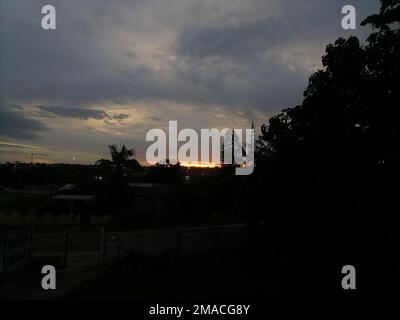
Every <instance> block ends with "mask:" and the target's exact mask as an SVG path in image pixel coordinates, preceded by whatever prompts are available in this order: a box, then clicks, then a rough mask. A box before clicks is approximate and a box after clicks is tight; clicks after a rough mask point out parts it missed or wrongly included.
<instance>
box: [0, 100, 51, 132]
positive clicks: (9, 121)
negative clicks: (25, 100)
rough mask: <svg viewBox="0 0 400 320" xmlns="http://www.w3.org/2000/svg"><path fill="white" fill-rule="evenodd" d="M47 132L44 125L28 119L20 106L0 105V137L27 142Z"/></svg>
mask: <svg viewBox="0 0 400 320" xmlns="http://www.w3.org/2000/svg"><path fill="white" fill-rule="evenodd" d="M47 130H48V128H47V126H46V125H45V124H43V123H42V122H40V121H38V120H36V119H33V118H31V117H29V116H28V115H27V114H26V113H25V112H24V111H23V108H22V107H21V106H10V105H0V136H2V137H9V138H19V139H28V140H29V139H34V138H37V137H38V136H39V134H40V133H43V132H45V131H47Z"/></svg>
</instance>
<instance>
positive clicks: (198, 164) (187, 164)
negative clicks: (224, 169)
mask: <svg viewBox="0 0 400 320" xmlns="http://www.w3.org/2000/svg"><path fill="white" fill-rule="evenodd" d="M181 166H182V167H188V168H190V167H195V168H217V167H219V166H220V165H219V164H216V163H212V162H181Z"/></svg>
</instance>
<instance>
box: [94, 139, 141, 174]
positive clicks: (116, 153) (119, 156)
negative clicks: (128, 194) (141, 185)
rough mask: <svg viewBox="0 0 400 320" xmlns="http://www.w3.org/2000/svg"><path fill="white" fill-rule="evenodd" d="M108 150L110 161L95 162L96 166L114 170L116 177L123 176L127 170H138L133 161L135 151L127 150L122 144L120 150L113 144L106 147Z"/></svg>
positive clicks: (137, 163)
mask: <svg viewBox="0 0 400 320" xmlns="http://www.w3.org/2000/svg"><path fill="white" fill-rule="evenodd" d="M108 148H109V149H110V154H111V159H112V160H107V159H100V160H98V161H96V165H99V166H103V167H107V168H114V169H115V170H116V171H117V173H118V175H121V176H122V175H123V174H124V173H125V171H126V170H127V169H128V170H129V169H131V170H132V169H138V168H140V164H139V162H138V161H137V160H136V159H134V158H133V157H134V156H135V149H134V148H132V149H128V148H126V147H125V145H124V144H123V145H122V146H121V147H120V148H118V146H117V145H115V144H113V145H110V146H108Z"/></svg>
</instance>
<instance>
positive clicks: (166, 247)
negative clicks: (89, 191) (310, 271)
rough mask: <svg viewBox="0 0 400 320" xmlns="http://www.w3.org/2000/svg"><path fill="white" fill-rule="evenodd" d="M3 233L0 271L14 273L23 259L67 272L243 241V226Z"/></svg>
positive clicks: (209, 251)
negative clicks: (129, 256) (127, 258)
mask: <svg viewBox="0 0 400 320" xmlns="http://www.w3.org/2000/svg"><path fill="white" fill-rule="evenodd" d="M5 232H6V233H5V234H6V236H5V235H4V234H3V238H2V239H3V241H0V252H1V253H2V254H1V256H2V257H3V259H4V257H5V262H6V263H4V260H3V261H2V263H1V265H3V266H4V265H5V266H7V267H6V268H3V269H0V270H2V271H10V270H13V269H16V268H17V267H20V266H23V265H26V264H27V263H28V261H31V262H33V263H38V264H53V265H57V266H63V267H68V268H75V267H78V268H79V267H89V266H98V265H102V264H105V263H112V262H115V261H118V260H121V259H123V258H124V257H125V256H126V255H127V254H128V253H137V254H143V255H160V254H171V255H175V256H189V255H218V254H222V253H225V252H229V251H234V250H236V249H237V248H238V247H240V246H241V245H244V244H245V243H247V228H246V226H245V225H224V226H211V227H193V228H177V229H155V230H141V231H129V232H120V231H118V232H117V231H116V232H113V231H106V230H105V228H104V227H86V228H85V229H82V228H80V227H75V228H57V229H54V228H50V229H47V230H43V229H42V230H32V229H30V230H25V231H23V230H21V231H20V232H19V233H17V232H15V231H12V232H11V231H10V230H5ZM17 239H18V240H17ZM4 248H6V249H5V250H4ZM0 261H1V260H0Z"/></svg>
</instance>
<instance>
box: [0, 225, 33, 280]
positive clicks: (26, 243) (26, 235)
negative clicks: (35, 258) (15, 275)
mask: <svg viewBox="0 0 400 320" xmlns="http://www.w3.org/2000/svg"><path fill="white" fill-rule="evenodd" d="M31 235H32V233H31V229H30V228H26V227H7V228H6V227H2V228H1V229H0V272H9V271H14V270H17V269H20V268H23V267H24V266H26V265H27V263H28V262H29V259H30V251H31Z"/></svg>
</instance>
